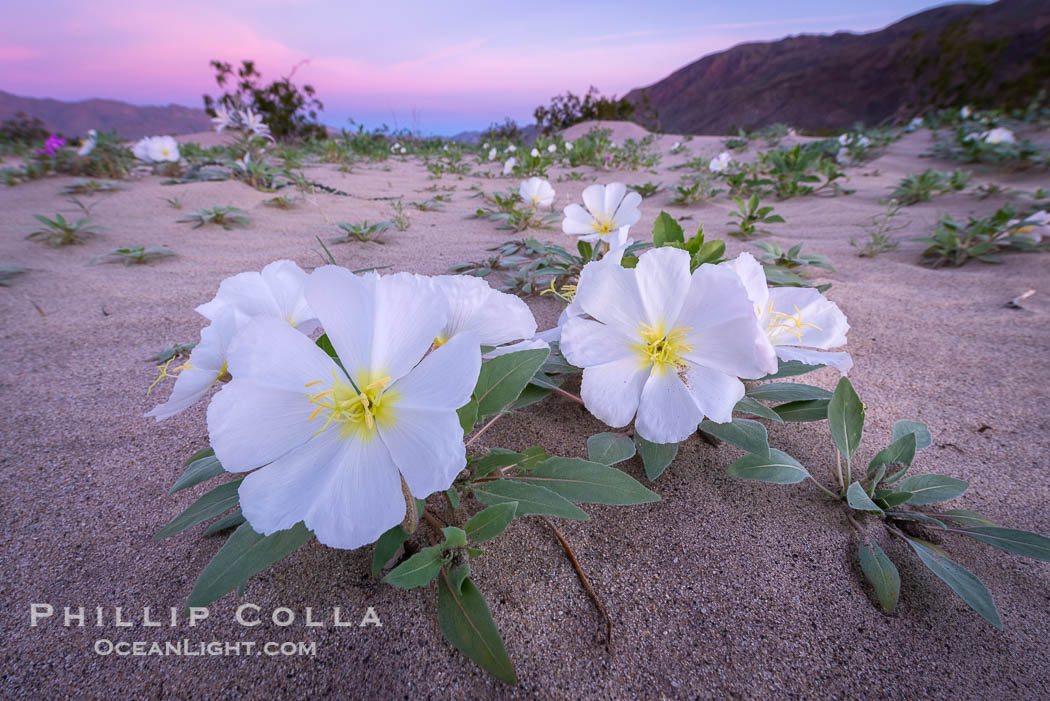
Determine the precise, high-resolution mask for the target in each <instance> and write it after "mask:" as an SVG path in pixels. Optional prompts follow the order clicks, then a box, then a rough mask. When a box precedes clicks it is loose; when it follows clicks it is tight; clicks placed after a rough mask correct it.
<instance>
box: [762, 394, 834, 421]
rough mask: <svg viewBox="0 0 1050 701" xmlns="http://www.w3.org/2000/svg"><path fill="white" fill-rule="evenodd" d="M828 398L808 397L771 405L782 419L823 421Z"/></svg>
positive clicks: (826, 414)
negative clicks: (799, 400)
mask: <svg viewBox="0 0 1050 701" xmlns="http://www.w3.org/2000/svg"><path fill="white" fill-rule="evenodd" d="M829 403H830V400H828V399H808V400H804V401H801V402H788V403H787V404H781V405H780V406H777V407H773V411H775V412H777V416H779V417H780V419H781V420H782V421H797V422H802V421H823V420H824V419H826V418H828V404H829Z"/></svg>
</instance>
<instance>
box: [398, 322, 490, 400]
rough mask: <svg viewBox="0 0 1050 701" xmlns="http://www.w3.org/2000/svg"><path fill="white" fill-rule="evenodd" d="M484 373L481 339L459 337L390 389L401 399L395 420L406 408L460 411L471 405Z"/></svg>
mask: <svg viewBox="0 0 1050 701" xmlns="http://www.w3.org/2000/svg"><path fill="white" fill-rule="evenodd" d="M480 370H481V348H480V344H479V343H478V340H477V337H476V336H474V335H473V334H470V333H465V334H459V335H458V336H456V337H455V338H453V339H452V340H451V341H449V342H448V343H446V344H445V345H443V346H441V347H440V348H438V349H437V350H435V351H434V352H433V353H430V354H428V355H427V357H425V358H423V360H422V361H421V362H420V363H419V365H417V366H416V367H415V368H413V369H412V371H411V372H410V373H408V374H407V375H405V376H404V377H402V378H401V379H400V380H398V381H397V382H395V383H393V384H392V385H391V386H390V388H389V390H388V391H390V392H395V393H397V394H398V395H400V397H399V399H398V401H397V404H396V405H395V416H398V415H399V414H398V412H400V411H401V409H402V408H403V407H410V408H413V409H452V410H455V409H459V408H460V407H461V406H463V405H464V404H466V403H467V402H468V401H470V394H471V392H473V391H474V386H475V385H476V384H477V382H478V373H479V371H480Z"/></svg>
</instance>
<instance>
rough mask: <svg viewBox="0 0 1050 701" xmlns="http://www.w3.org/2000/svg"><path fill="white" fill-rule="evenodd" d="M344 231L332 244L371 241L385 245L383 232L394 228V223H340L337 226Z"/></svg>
mask: <svg viewBox="0 0 1050 701" xmlns="http://www.w3.org/2000/svg"><path fill="white" fill-rule="evenodd" d="M336 226H338V227H339V228H340V229H341V230H342V231H343V233H342V235H340V236H337V237H335V238H334V239H332V243H348V242H350V241H371V242H372V243H383V240H382V236H383V232H385V231H386V230H387V229H389V228H391V227H392V226H394V224H393V222H389V221H377V222H368V221H363V222H360V223H358V224H350V223H348V222H339V223H337V224H336Z"/></svg>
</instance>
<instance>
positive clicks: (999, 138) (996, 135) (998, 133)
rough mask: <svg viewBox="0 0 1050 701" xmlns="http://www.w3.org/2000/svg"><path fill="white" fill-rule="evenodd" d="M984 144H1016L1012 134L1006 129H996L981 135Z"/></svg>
mask: <svg viewBox="0 0 1050 701" xmlns="http://www.w3.org/2000/svg"><path fill="white" fill-rule="evenodd" d="M981 138H982V139H984V142H985V143H986V144H1013V143H1017V140H1016V139H1015V138H1014V133H1013V132H1012V131H1010V130H1009V129H1007V128H1006V127H996V128H995V129H992V130H991V131H986V132H985V133H984V134H982V135H981Z"/></svg>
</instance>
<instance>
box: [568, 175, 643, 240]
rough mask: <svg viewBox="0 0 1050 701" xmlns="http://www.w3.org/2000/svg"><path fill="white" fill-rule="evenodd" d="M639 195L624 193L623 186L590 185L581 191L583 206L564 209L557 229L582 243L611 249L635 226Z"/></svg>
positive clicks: (638, 217)
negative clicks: (596, 244) (606, 246)
mask: <svg viewBox="0 0 1050 701" xmlns="http://www.w3.org/2000/svg"><path fill="white" fill-rule="evenodd" d="M641 201H642V196H641V195H639V194H638V193H637V192H627V187H626V186H625V185H624V184H623V183H611V184H609V185H591V186H589V187H587V189H585V190H584V191H583V204H584V205H585V206H586V209H584V207H581V206H580V205H578V204H570V205H569V206H568V207H566V208H565V210H564V213H565V218H564V219H563V220H562V222H561V230H562V231H563V232H565V233H566V234H569V235H570V236H579V237H580V238H581V239H582V240H583V241H589V242H592V243H593V242H596V241H607V242H608V243H609V246H610V248H615V247H616V246H617V245H619V244H621V243H623V241H624V240H626V238H627V231H628V229H630V227H632V226H634V225H635V224H637V223H638V220H639V219H641V217H642V213H641V212H640V211H639V210H638V205H639V204H640V203H641Z"/></svg>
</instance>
